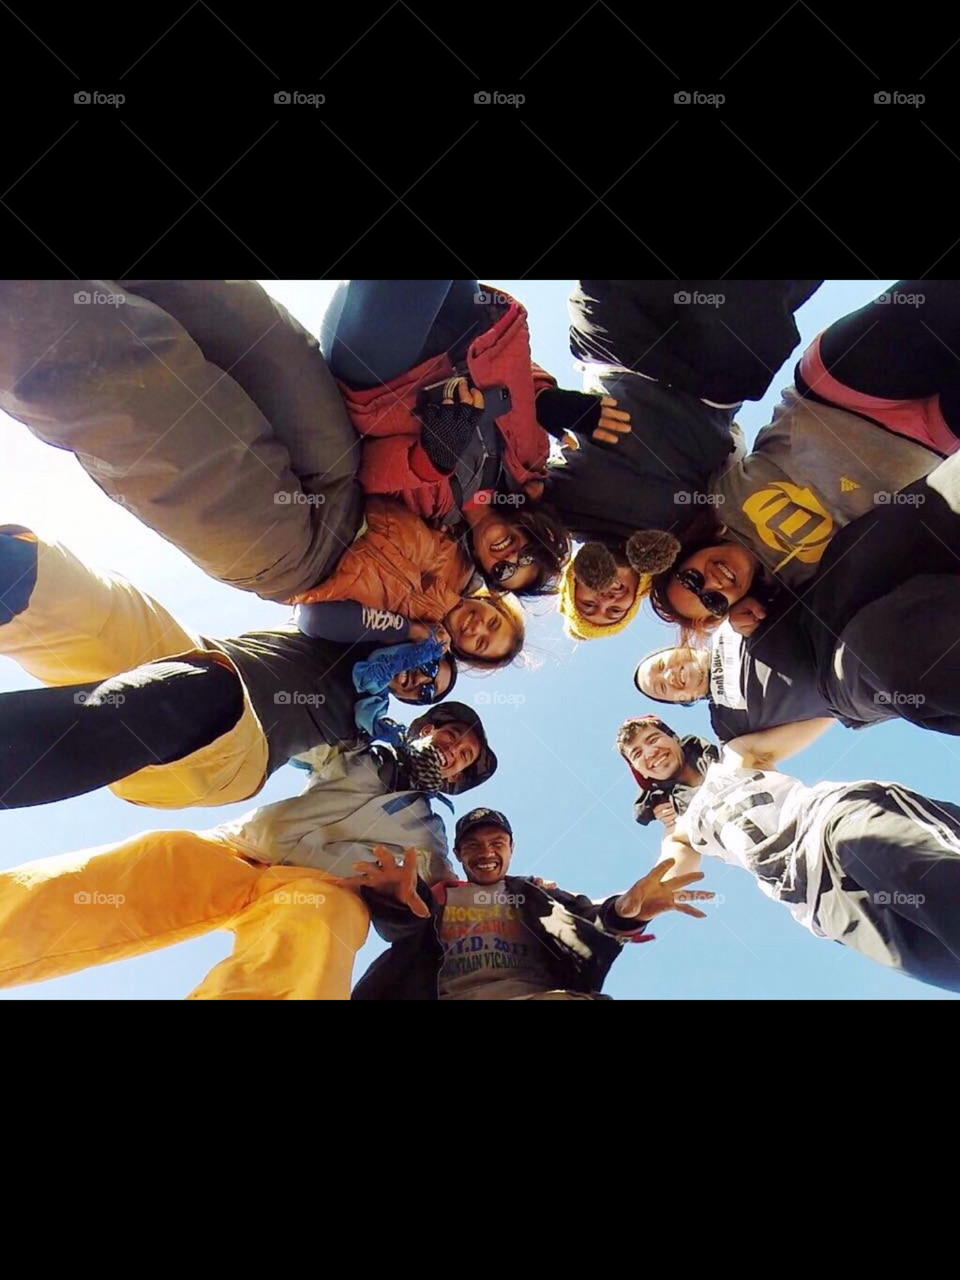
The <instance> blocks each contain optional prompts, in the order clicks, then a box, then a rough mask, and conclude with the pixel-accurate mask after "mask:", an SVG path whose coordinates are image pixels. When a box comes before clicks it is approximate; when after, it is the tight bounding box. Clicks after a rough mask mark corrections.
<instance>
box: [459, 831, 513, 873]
mask: <svg viewBox="0 0 960 1280" xmlns="http://www.w3.org/2000/svg"><path fill="white" fill-rule="evenodd" d="M456 855H457V857H458V858H459V859H460V861H461V862H462V863H463V870H464V874H465V875H466V877H467V879H468V880H472V881H473V883H474V884H496V882H497V881H498V880H502V879H503V877H504V876H505V875H506V874H507V868H508V867H509V866H510V859H511V858H512V857H513V841H512V840H511V839H510V837H509V836H508V835H507V833H506V832H505V831H504V830H503V828H502V827H497V826H494V825H493V824H492V823H484V824H483V825H482V826H477V827H471V828H470V829H469V831H468V832H467V834H466V835H465V836H464V837H463V839H462V840H461V841H460V843H459V844H458V845H457V848H456Z"/></svg>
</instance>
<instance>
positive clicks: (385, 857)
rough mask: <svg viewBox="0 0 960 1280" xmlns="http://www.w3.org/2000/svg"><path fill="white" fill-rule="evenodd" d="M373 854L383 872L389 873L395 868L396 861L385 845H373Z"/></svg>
mask: <svg viewBox="0 0 960 1280" xmlns="http://www.w3.org/2000/svg"><path fill="white" fill-rule="evenodd" d="M373 852H374V856H375V857H376V859H377V861H378V862H379V863H380V866H381V867H382V868H383V869H384V871H390V870H392V869H393V868H395V867H396V865H397V861H396V859H395V858H394V856H393V854H392V853H391V852H390V850H389V849H388V848H387V846H386V845H383V844H375V845H374V846H373Z"/></svg>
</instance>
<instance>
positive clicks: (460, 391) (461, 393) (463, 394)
mask: <svg viewBox="0 0 960 1280" xmlns="http://www.w3.org/2000/svg"><path fill="white" fill-rule="evenodd" d="M457 399H458V400H459V401H460V403H461V404H473V396H472V394H471V392H470V388H469V387H468V386H467V383H466V380H464V381H463V382H458V383H457Z"/></svg>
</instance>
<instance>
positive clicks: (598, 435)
mask: <svg viewBox="0 0 960 1280" xmlns="http://www.w3.org/2000/svg"><path fill="white" fill-rule="evenodd" d="M592 438H593V439H594V440H602V441H603V443H604V444H619V443H620V437H619V436H618V435H615V434H614V433H613V432H612V431H601V430H600V428H599V427H598V428H597V429H596V431H595V432H594V433H593V437H592Z"/></svg>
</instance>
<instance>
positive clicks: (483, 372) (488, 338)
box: [339, 295, 556, 518]
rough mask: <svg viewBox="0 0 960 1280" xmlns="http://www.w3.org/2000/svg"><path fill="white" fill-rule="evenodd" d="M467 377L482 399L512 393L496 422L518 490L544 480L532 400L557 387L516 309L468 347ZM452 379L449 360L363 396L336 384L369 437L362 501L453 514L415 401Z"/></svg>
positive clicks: (545, 439) (541, 437) (543, 449)
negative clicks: (495, 391) (493, 390)
mask: <svg viewBox="0 0 960 1280" xmlns="http://www.w3.org/2000/svg"><path fill="white" fill-rule="evenodd" d="M504 296H505V295H504ZM467 369H468V370H469V374H470V380H471V382H472V383H473V384H474V386H477V387H479V388H480V390H481V391H482V390H483V389H484V388H485V387H493V386H498V385H501V386H505V387H507V389H508V390H509V392H510V400H511V408H510V411H509V413H505V414H503V415H502V417H500V418H498V419H497V426H498V427H499V429H500V434H501V436H502V437H503V441H504V446H505V448H504V455H503V461H504V464H505V466H506V467H507V470H508V471H509V472H510V474H511V475H512V476H513V478H514V479H515V480H516V481H517V482H518V483H520V484H523V483H525V482H526V481H527V480H535V479H540V478H542V476H543V468H544V466H545V464H546V461H547V455H548V454H549V452H550V439H549V436H548V435H547V433H546V432H545V431H544V430H543V428H542V427H541V426H540V425H539V423H538V422H537V413H536V395H537V393H538V392H539V391H543V390H545V389H546V388H547V387H552V386H556V379H554V378H552V377H551V376H550V374H549V373H545V372H544V370H543V369H541V368H540V367H539V366H538V365H535V364H534V363H533V361H532V359H531V357H530V333H529V330H528V328H527V312H526V309H525V308H524V307H523V306H522V305H521V304H520V303H519V302H517V301H515V300H514V299H513V298H510V299H509V305H508V307H507V310H506V312H505V313H504V315H502V316H501V317H500V319H499V320H498V321H497V322H496V324H494V325H492V326H491V328H489V329H487V330H486V331H485V332H484V333H482V334H481V335H480V336H479V338H477V339H475V341H474V342H473V343H472V344H471V345H470V348H469V350H468V351H467ZM453 374H454V368H453V365H452V363H451V361H450V357H449V356H448V355H446V354H443V355H439V356H435V357H433V358H432V359H430V360H425V361H424V362H423V363H422V364H419V365H417V367H416V368H415V369H411V370H410V371H409V372H408V373H404V374H401V376H400V377H399V378H396V379H395V380H394V381H393V382H391V383H388V384H386V385H384V386H381V387H373V388H371V389H370V390H368V391H352V390H351V389H350V388H349V387H347V386H345V385H344V384H343V383H340V384H339V386H340V391H341V393H342V394H343V398H344V400H345V401H346V404H347V410H348V412H349V414H350V417H351V418H352V419H353V424H354V426H355V427H356V428H357V431H358V432H359V433H360V435H362V436H365V437H366V439H365V441H364V448H363V460H362V462H361V466H360V483H361V485H362V486H363V488H364V489H365V490H366V492H367V493H390V494H395V495H396V496H397V497H399V498H400V499H402V501H403V502H405V503H406V505H407V506H408V507H409V508H410V510H411V511H415V512H416V513H417V514H418V515H420V516H423V517H424V518H431V517H434V516H443V515H446V513H447V512H448V511H449V510H450V508H451V507H452V506H453V492H452V490H451V488H450V481H449V479H448V478H447V477H446V476H444V475H442V474H441V473H440V472H439V471H437V469H436V468H435V467H434V465H433V463H432V462H431V461H430V459H429V458H428V457H427V455H426V453H425V451H424V449H423V446H422V445H421V443H420V430H421V422H420V419H419V418H418V417H417V413H416V408H417V399H418V394H419V392H420V390H421V388H422V387H425V386H430V385H431V384H432V383H435V382H441V381H443V380H444V379H445V378H449V377H452V376H453Z"/></svg>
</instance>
